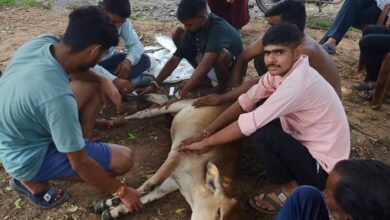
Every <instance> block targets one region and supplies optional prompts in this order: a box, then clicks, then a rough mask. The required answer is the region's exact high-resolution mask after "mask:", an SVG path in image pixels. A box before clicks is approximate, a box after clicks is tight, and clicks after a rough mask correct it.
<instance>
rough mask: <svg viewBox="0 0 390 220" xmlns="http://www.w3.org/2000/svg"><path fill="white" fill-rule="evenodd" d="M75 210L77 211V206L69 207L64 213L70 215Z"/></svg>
mask: <svg viewBox="0 0 390 220" xmlns="http://www.w3.org/2000/svg"><path fill="white" fill-rule="evenodd" d="M77 210H79V207H78V206H77V205H70V206H69V207H68V208H67V209H66V211H67V212H70V213H73V212H77Z"/></svg>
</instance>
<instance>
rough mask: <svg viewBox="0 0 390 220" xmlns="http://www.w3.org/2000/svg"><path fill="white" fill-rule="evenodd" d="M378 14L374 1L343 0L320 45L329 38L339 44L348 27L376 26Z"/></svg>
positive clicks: (379, 11) (379, 12) (378, 9)
mask: <svg viewBox="0 0 390 220" xmlns="http://www.w3.org/2000/svg"><path fill="white" fill-rule="evenodd" d="M380 14H381V9H380V8H378V6H377V5H376V2H375V1H374V0H345V1H344V3H343V5H342V6H341V8H340V10H339V12H338V13H337V15H336V18H335V20H334V21H333V24H332V26H331V27H330V28H329V30H328V31H327V32H326V34H325V36H324V37H323V38H322V39H321V41H320V44H323V43H325V42H326V41H327V40H328V38H329V37H332V38H334V39H335V40H336V43H337V44H339V43H340V41H341V39H342V38H343V37H344V35H345V33H347V31H348V29H349V28H350V27H352V26H354V25H359V24H376V22H377V20H378V18H379V15H380Z"/></svg>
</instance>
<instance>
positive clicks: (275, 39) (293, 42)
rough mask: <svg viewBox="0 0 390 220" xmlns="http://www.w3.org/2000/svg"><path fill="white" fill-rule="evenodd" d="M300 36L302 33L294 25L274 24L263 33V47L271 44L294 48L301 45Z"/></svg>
mask: <svg viewBox="0 0 390 220" xmlns="http://www.w3.org/2000/svg"><path fill="white" fill-rule="evenodd" d="M302 36H303V35H302V33H301V32H300V31H299V29H298V27H297V26H296V25H295V24H290V23H280V24H276V25H273V26H272V27H270V28H269V29H268V30H267V31H266V32H265V34H264V36H263V46H264V47H265V46H267V45H270V44H272V45H283V46H288V47H293V48H295V47H297V46H298V45H299V44H300V43H301V39H302Z"/></svg>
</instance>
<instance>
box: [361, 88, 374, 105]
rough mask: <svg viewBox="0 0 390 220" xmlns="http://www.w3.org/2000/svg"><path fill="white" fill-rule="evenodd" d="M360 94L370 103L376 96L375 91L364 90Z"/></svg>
mask: <svg viewBox="0 0 390 220" xmlns="http://www.w3.org/2000/svg"><path fill="white" fill-rule="evenodd" d="M358 94H359V96H360V98H362V99H364V100H365V101H369V102H370V101H371V100H372V96H373V95H374V90H363V91H360V92H359V93H358Z"/></svg>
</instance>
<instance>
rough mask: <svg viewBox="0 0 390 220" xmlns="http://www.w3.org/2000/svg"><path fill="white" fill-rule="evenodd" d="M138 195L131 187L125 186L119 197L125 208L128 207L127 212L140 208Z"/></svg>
mask: <svg viewBox="0 0 390 220" xmlns="http://www.w3.org/2000/svg"><path fill="white" fill-rule="evenodd" d="M140 197H141V193H140V192H138V191H137V190H135V189H133V188H131V187H125V193H124V195H123V196H122V197H121V198H120V199H121V201H122V203H123V204H124V205H125V206H126V208H127V209H129V212H130V213H132V212H135V211H139V210H140V209H141V208H142V203H141V201H140Z"/></svg>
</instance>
